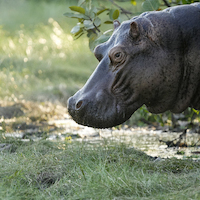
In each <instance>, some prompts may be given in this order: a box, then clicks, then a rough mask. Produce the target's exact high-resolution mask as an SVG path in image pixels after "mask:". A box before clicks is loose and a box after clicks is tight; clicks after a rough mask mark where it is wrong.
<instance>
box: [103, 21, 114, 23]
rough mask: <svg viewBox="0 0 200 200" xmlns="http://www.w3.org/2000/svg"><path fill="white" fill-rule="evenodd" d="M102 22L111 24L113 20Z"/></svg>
mask: <svg viewBox="0 0 200 200" xmlns="http://www.w3.org/2000/svg"><path fill="white" fill-rule="evenodd" d="M104 24H113V21H105V22H104Z"/></svg>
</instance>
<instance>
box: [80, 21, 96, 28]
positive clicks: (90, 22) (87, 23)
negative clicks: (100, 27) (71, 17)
mask: <svg viewBox="0 0 200 200" xmlns="http://www.w3.org/2000/svg"><path fill="white" fill-rule="evenodd" d="M83 24H84V26H85V28H86V30H89V29H93V28H95V27H94V25H93V22H92V21H90V20H84V22H83Z"/></svg>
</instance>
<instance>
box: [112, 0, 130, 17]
mask: <svg viewBox="0 0 200 200" xmlns="http://www.w3.org/2000/svg"><path fill="white" fill-rule="evenodd" d="M109 1H110V2H111V3H112V4H113V5H114V6H116V7H117V8H119V9H120V10H121V13H123V14H125V15H126V17H127V18H128V19H130V17H129V16H128V15H133V13H132V12H130V11H128V10H126V9H124V8H122V7H121V6H119V5H118V4H116V3H115V2H114V1H113V0H109Z"/></svg>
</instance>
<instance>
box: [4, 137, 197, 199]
mask: <svg viewBox="0 0 200 200" xmlns="http://www.w3.org/2000/svg"><path fill="white" fill-rule="evenodd" d="M3 140H4V142H5V143H7V144H11V145H12V146H11V147H10V148H8V149H7V150H6V149H5V150H3V151H1V152H0V161H1V162H0V168H1V170H0V199H3V200H7V199H10V200H11V199H15V200H18V199H20V200H21V199H120V200H121V199H199V198H200V192H199V189H200V188H199V185H200V177H199V167H200V163H199V162H194V161H192V160H177V159H166V160H161V161H157V160H155V159H154V158H151V157H148V156H147V155H145V154H144V153H142V152H140V151H136V150H134V149H129V148H127V147H126V146H125V145H123V144H120V145H119V144H113V145H109V146H106V145H105V146H103V147H98V146H96V147H95V146H94V147H93V148H92V149H91V148H89V147H88V146H87V144H84V143H82V144H80V143H79V144H78V145H77V144H75V143H67V142H66V143H61V142H60V143H56V142H55V143H52V142H48V141H43V140H42V141H40V142H34V143H33V142H26V143H22V142H17V141H12V140H10V139H5V138H4V139H3Z"/></svg>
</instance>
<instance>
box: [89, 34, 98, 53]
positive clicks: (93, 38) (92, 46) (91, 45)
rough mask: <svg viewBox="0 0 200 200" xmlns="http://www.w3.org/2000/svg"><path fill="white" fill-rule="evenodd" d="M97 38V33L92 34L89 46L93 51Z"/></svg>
mask: <svg viewBox="0 0 200 200" xmlns="http://www.w3.org/2000/svg"><path fill="white" fill-rule="evenodd" d="M96 39H97V34H95V33H92V34H90V37H89V47H90V50H91V51H92V52H93V50H94V48H95V47H96Z"/></svg>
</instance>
